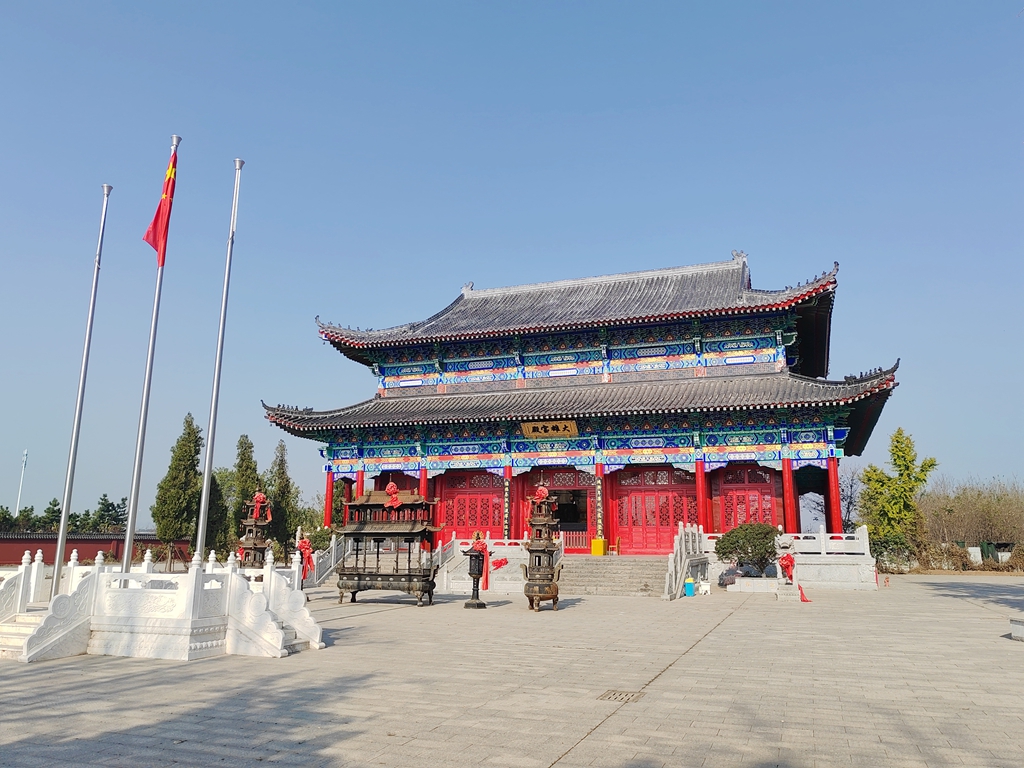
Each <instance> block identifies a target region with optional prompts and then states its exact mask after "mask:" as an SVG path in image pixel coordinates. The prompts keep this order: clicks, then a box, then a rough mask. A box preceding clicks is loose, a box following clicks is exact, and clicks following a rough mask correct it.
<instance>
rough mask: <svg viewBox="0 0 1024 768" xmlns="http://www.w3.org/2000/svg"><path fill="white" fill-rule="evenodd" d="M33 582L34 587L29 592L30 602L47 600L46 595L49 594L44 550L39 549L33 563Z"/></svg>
mask: <svg viewBox="0 0 1024 768" xmlns="http://www.w3.org/2000/svg"><path fill="white" fill-rule="evenodd" d="M30 578H31V581H32V587H31V591H30V592H29V601H30V602H33V603H38V602H40V601H43V600H46V597H45V594H48V593H49V590H48V589H46V565H45V564H44V563H43V550H41V549H37V550H36V556H35V559H34V560H33V561H32V568H31V577H30Z"/></svg>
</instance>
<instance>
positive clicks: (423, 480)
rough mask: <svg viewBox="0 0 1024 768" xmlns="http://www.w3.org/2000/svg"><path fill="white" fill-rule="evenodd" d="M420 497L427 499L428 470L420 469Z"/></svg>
mask: <svg viewBox="0 0 1024 768" xmlns="http://www.w3.org/2000/svg"><path fill="white" fill-rule="evenodd" d="M420 496H422V497H423V498H424V499H425V498H427V468H426V467H420Z"/></svg>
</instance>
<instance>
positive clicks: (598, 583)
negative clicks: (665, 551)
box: [558, 555, 668, 597]
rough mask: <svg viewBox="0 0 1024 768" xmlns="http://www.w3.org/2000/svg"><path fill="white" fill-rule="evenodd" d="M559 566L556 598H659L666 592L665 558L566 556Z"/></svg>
mask: <svg viewBox="0 0 1024 768" xmlns="http://www.w3.org/2000/svg"><path fill="white" fill-rule="evenodd" d="M559 562H560V563H561V565H562V572H561V574H560V575H559V577H558V594H559V595H565V596H569V595H621V596H628V597H661V595H662V593H663V592H664V591H665V574H666V573H668V561H667V559H666V558H665V557H664V556H657V555H652V556H647V557H623V556H620V557H591V556H589V555H565V556H564V557H562V559H561V560H559Z"/></svg>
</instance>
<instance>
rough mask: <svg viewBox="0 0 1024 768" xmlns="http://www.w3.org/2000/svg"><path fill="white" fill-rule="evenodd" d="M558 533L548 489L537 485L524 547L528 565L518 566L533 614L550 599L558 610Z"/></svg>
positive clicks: (552, 606)
mask: <svg viewBox="0 0 1024 768" xmlns="http://www.w3.org/2000/svg"><path fill="white" fill-rule="evenodd" d="M557 530H558V520H556V519H555V518H553V517H552V516H551V501H550V500H549V498H548V489H547V488H545V487H544V486H540V487H539V488H538V489H537V493H536V495H535V496H534V497H533V498H532V499H530V540H529V541H528V542H527V543H526V544H524V545H523V546H524V547H526V551H527V552H529V553H530V563H529V565H523V566H521V567H522V569H523V578H524V579H526V584H525V585H524V586H523V593H524V594H525V595H526V600H527V601H528V602H529V604H530V608H531V609H532V610H534V611H539V610H540V604H541V603H542V602H544V601H545V600H550V601H551V608H552V609H553V610H556V611H557V610H558V575H559V574H560V573H561V571H562V566H561V564H559V565H555V552H557V551H558V544H557V543H556V542H555V540H554V534H555V531H557Z"/></svg>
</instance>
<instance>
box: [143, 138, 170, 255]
mask: <svg viewBox="0 0 1024 768" xmlns="http://www.w3.org/2000/svg"><path fill="white" fill-rule="evenodd" d="M177 173H178V152H177V150H175V151H174V152H172V153H171V160H170V162H169V163H167V175H166V176H164V192H163V194H162V195H161V196H160V204H159V205H158V206H157V207H156V215H154V216H153V221H152V222H151V223H150V225H149V229H147V230H146V235H145V236H144V237H143V238H142V239H143V240H145V241H146V242H147V243H149V244H150V245H151V246H153V248H154V249H155V250H156V265H157V266H158V267H162V266H163V265H164V255H165V254H166V253H167V226H168V224H170V222H171V204H172V203H173V202H174V179H175V176H177Z"/></svg>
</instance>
